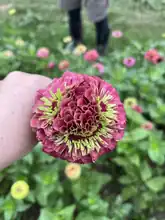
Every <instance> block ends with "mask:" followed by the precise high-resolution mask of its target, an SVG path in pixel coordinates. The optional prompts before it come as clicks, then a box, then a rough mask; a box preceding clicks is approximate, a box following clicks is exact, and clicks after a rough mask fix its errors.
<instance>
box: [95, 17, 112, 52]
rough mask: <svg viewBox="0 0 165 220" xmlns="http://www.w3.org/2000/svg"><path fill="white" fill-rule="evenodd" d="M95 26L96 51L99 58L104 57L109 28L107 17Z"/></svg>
mask: <svg viewBox="0 0 165 220" xmlns="http://www.w3.org/2000/svg"><path fill="white" fill-rule="evenodd" d="M95 26H96V41H97V42H96V43H97V50H98V53H99V54H100V55H101V56H104V55H105V53H106V50H107V47H108V41H109V35H110V27H109V24H108V17H106V18H104V19H103V20H102V21H99V22H97V23H96V24H95Z"/></svg>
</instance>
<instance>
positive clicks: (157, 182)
mask: <svg viewBox="0 0 165 220" xmlns="http://www.w3.org/2000/svg"><path fill="white" fill-rule="evenodd" d="M146 185H147V186H148V187H149V188H150V189H151V190H152V191H154V192H159V191H161V190H162V189H164V185H165V177H155V178H153V179H151V180H149V181H147V182H146Z"/></svg>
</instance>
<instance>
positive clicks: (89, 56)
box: [84, 49, 99, 62]
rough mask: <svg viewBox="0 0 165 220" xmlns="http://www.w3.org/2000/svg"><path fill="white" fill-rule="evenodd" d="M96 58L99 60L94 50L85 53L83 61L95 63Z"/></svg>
mask: <svg viewBox="0 0 165 220" xmlns="http://www.w3.org/2000/svg"><path fill="white" fill-rule="evenodd" d="M98 58H99V54H98V52H97V50H95V49H94V50H89V51H87V52H86V53H85V55H84V59H85V60H87V61H89V62H92V61H96V60H97V59H98Z"/></svg>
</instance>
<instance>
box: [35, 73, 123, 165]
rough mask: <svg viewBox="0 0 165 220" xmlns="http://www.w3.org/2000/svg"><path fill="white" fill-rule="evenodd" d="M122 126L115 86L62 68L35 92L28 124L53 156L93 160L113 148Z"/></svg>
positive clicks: (47, 151)
mask: <svg viewBox="0 0 165 220" xmlns="http://www.w3.org/2000/svg"><path fill="white" fill-rule="evenodd" d="M125 126H126V116H125V111H124V107H123V104H122V103H121V101H120V98H119V95H118V93H117V91H116V89H114V88H113V87H112V85H110V84H108V83H107V82H105V81H103V80H102V79H100V78H99V77H94V76H93V77H92V76H88V75H85V74H77V73H72V72H65V73H64V74H63V76H62V77H61V78H55V79H54V80H53V81H52V83H51V84H50V85H48V87H47V88H46V89H42V90H39V91H38V92H37V94H36V99H35V103H34V106H33V116H32V119H31V127H32V128H33V129H35V131H36V136H37V139H38V140H39V141H40V142H42V144H43V151H44V152H45V153H47V154H49V155H51V156H53V157H57V158H61V159H64V160H67V161H69V162H73V163H82V164H84V163H91V162H95V161H96V160H97V159H98V158H99V157H100V156H101V155H103V154H105V153H108V152H111V151H112V150H114V148H115V147H116V144H117V142H118V141H119V140H121V139H122V137H123V135H124V129H125Z"/></svg>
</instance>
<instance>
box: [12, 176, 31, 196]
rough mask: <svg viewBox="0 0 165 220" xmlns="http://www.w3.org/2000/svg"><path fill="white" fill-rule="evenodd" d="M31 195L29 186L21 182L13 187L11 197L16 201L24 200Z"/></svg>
mask: <svg viewBox="0 0 165 220" xmlns="http://www.w3.org/2000/svg"><path fill="white" fill-rule="evenodd" d="M28 194H29V185H28V184H27V183H26V182H25V181H23V180H19V181H17V182H15V183H14V184H13V185H12V187H11V195H12V197H13V198H14V199H18V200H21V199H24V198H26V197H27V196H28Z"/></svg>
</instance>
